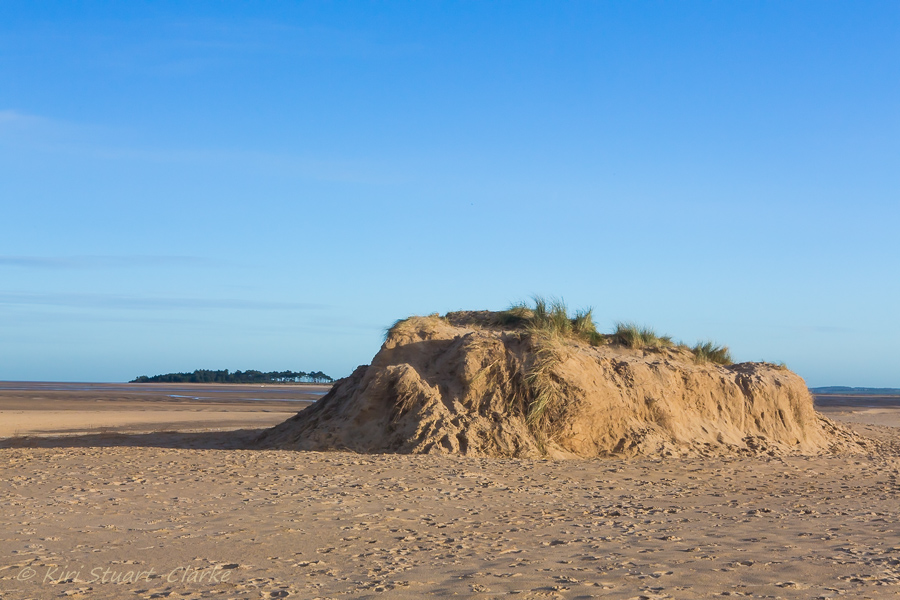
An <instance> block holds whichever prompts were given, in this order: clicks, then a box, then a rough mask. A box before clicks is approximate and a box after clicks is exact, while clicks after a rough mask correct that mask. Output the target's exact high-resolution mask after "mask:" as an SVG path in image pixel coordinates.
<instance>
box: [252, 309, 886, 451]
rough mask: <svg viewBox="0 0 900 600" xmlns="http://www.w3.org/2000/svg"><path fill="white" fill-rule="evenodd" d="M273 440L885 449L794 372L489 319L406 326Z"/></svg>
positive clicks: (289, 443) (312, 446)
mask: <svg viewBox="0 0 900 600" xmlns="http://www.w3.org/2000/svg"><path fill="white" fill-rule="evenodd" d="M539 405H540V406H545V408H543V410H540V411H535V410H534V407H535V406H539ZM259 443H260V445H261V446H262V447H267V448H293V449H301V450H351V451H355V452H370V453H381V452H397V453H421V454H464V455H470V456H498V457H541V456H550V457H554V458H565V457H594V456H634V455H644V456H671V455H680V456H697V455H716V454H734V453H754V454H755V453H766V454H770V455H788V454H805V455H816V454H822V453H834V452H837V453H854V452H860V451H867V450H870V449H871V442H869V441H868V440H866V439H864V438H862V437H860V436H857V435H855V434H853V433H851V432H849V431H847V430H845V429H843V428H841V427H839V426H837V425H835V424H834V423H832V422H831V421H830V420H828V419H826V418H825V417H823V416H822V415H820V414H818V413H817V412H816V411H815V409H814V407H813V400H812V397H811V395H810V393H809V391H808V389H807V387H806V384H805V383H804V381H803V380H802V379H801V378H800V377H799V376H798V375H796V374H795V373H793V372H791V371H789V370H787V369H786V368H784V367H779V366H776V365H772V364H768V363H741V364H736V365H729V366H722V365H718V364H714V363H711V362H705V363H698V362H697V361H696V360H695V357H694V355H693V354H692V353H691V352H690V351H689V350H687V349H685V348H679V347H670V348H656V349H633V348H627V347H624V346H622V345H617V344H602V345H591V344H589V343H587V342H585V341H580V340H578V339H574V338H567V339H561V338H558V337H557V338H550V337H547V336H541V335H540V334H538V333H535V332H533V331H529V330H527V329H522V328H521V327H519V328H516V327H510V326H503V325H500V320H499V318H498V313H490V312H487V311H483V312H459V313H450V314H448V315H446V316H445V317H437V316H430V317H412V318H410V319H407V320H406V321H403V322H400V323H398V324H397V325H396V326H395V327H393V328H392V329H391V331H390V332H389V335H388V337H387V340H386V341H385V343H384V345H383V346H382V348H381V350H380V351H379V352H378V354H377V355H376V356H375V358H374V359H373V361H372V364H371V365H368V366H363V367H359V368H358V369H357V370H356V371H355V372H354V373H353V374H352V375H351V376H350V377H348V378H346V379H343V380H340V381H338V382H337V383H336V384H335V385H334V387H333V388H332V390H331V392H330V393H329V394H328V395H327V396H325V397H324V398H323V399H322V400H320V401H319V402H318V403H316V404H315V405H313V406H311V407H310V408H308V409H306V410H304V411H302V412H300V413H298V414H297V415H296V416H295V417H293V418H291V419H289V420H288V421H286V422H285V423H282V424H281V425H278V426H276V427H275V428H273V429H270V430H268V431H266V432H265V433H264V434H263V435H262V436H260V439H259Z"/></svg>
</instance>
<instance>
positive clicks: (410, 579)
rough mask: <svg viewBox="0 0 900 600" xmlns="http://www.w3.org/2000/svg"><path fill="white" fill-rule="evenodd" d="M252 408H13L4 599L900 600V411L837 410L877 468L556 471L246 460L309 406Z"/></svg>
mask: <svg viewBox="0 0 900 600" xmlns="http://www.w3.org/2000/svg"><path fill="white" fill-rule="evenodd" d="M286 387H291V386H286ZM129 389H130V388H129ZM247 391H248V390H237V389H234V390H233V393H234V394H235V396H234V397H232V398H231V399H228V400H223V399H221V398H220V399H212V400H204V399H202V398H201V396H202V394H199V393H198V394H195V395H194V396H192V397H191V398H172V397H171V396H173V395H178V396H181V395H188V394H180V393H178V392H175V391H172V390H171V389H164V390H152V391H151V390H145V391H141V392H140V393H138V392H137V391H135V392H134V393H129V394H127V395H122V394H123V393H122V392H118V391H115V390H106V391H105V392H104V393H103V394H99V395H98V392H96V391H84V392H80V394H81V395H78V394H75V395H74V396H72V395H71V393H69V394H70V395H69V396H67V397H65V398H64V397H63V396H65V395H66V394H67V392H63V391H57V392H55V393H56V394H58V395H57V396H55V397H52V398H51V396H53V393H51V392H52V390H42V391H41V392H40V393H41V394H43V395H44V396H41V397H45V396H46V397H47V400H46V402H48V403H49V404H41V403H40V402H37V401H34V400H33V399H32V400H29V397H28V395H29V394H32V393H33V390H32V391H23V390H4V391H2V392H0V411H2V412H0V414H2V419H3V420H2V421H0V422H2V423H3V426H4V427H6V428H7V429H5V430H4V431H5V432H7V433H5V435H4V436H3V437H5V438H6V439H4V440H0V456H2V458H0V461H2V462H0V464H2V465H3V467H2V469H3V470H2V478H0V487H2V492H0V494H2V498H3V503H4V505H5V506H4V510H3V511H2V513H0V555H2V556H3V562H2V564H0V598H3V599H4V600H6V599H14V598H15V599H18V598H23V599H24V598H57V597H74V598H261V597H264V598H282V597H295V598H420V597H450V596H453V597H462V598H470V597H474V598H491V597H506V596H509V597H511V598H523V599H524V598H616V599H619V598H621V599H633V598H645V599H656V598H679V599H680V598H712V597H729V596H730V597H742V598H837V597H846V598H895V597H897V595H898V594H900V535H898V530H897V520H898V507H897V498H898V493H900V480H898V467H900V458H898V455H897V453H896V452H895V449H896V448H898V440H900V435H898V433H900V429H897V427H898V426H900V409H898V408H892V407H888V406H879V407H875V408H873V407H859V406H854V405H852V404H846V403H845V404H831V405H828V406H820V407H819V408H820V410H822V411H823V412H824V413H825V414H826V415H827V416H829V417H830V418H832V419H835V420H837V421H839V422H843V423H847V424H849V426H850V427H852V428H853V429H854V430H856V431H858V432H861V433H865V434H866V435H869V436H873V437H877V438H879V439H881V440H882V441H883V442H885V446H884V450H883V451H882V452H880V453H878V454H875V455H872V456H862V457H861V456H853V457H849V456H825V457H787V458H774V457H732V458H727V457H725V458H694V459H649V458H644V459H630V460H621V459H616V460H611V459H584V460H565V461H553V460H524V459H485V458H467V457H441V456H410V455H358V454H351V453H344V452H327V453H320V452H296V451H257V450H249V449H246V445H247V444H248V442H249V440H250V439H252V437H253V436H254V435H255V434H256V432H255V431H254V429H257V428H259V427H264V426H268V425H270V424H275V423H277V422H279V421H281V420H283V419H284V418H285V417H286V416H289V415H290V414H293V412H294V410H296V407H297V406H298V405H297V404H296V402H297V400H296V399H293V400H284V399H282V400H275V399H272V398H275V397H276V396H275V395H270V396H269V398H270V399H269V400H265V399H257V400H247V399H246V398H247V397H255V396H252V395H248V394H247ZM104 394H106V395H104ZM116 394H120V395H121V398H119V399H118V400H117V399H116ZM241 394H243V395H244V399H240V398H239V397H238V396H239V395H241ZM167 398H168V399H167ZM194 398H201V399H194ZM285 403H290V404H287V405H285ZM41 412H44V413H48V414H43V415H41V414H39V413H41ZM25 413H31V414H30V418H31V419H32V420H31V421H27V420H25V421H22V420H20V421H18V422H17V423H18V425H16V427H18V428H19V431H20V432H21V431H22V430H27V433H28V434H29V436H28V437H26V438H19V439H10V438H9V435H10V434H9V433H8V429H9V427H11V425H9V423H12V421H10V420H7V419H8V418H9V417H8V416H9V415H17V414H19V415H21V414H25ZM116 415H118V416H119V418H120V421H118V422H117V421H116ZM234 416H239V417H240V418H237V419H235V420H232V417H234ZM22 418H23V419H24V417H22ZM91 420H93V422H94V423H106V424H107V425H104V427H109V428H110V429H109V430H107V431H91V430H90V427H88V426H87V425H86V424H87V422H88V421H91ZM76 422H77V423H78V425H73V423H76ZM29 423H30V424H29ZM159 423H164V424H165V426H164V428H163V429H165V430H166V431H157V430H156V429H158V424H159ZM86 427H87V431H85V428H86ZM238 429H241V430H242V431H239V430H238ZM76 430H77V432H80V433H88V434H89V435H72V433H74V432H76ZM60 433H67V434H68V435H60Z"/></svg>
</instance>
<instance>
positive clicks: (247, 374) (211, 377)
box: [129, 369, 334, 383]
mask: <svg viewBox="0 0 900 600" xmlns="http://www.w3.org/2000/svg"><path fill="white" fill-rule="evenodd" d="M332 381H334V379H332V378H331V377H329V376H328V375H326V374H325V373H323V372H322V371H313V372H312V373H305V372H303V371H269V372H268V373H263V372H262V371H235V372H234V373H231V372H229V371H228V369H225V370H224V371H210V370H209V369H197V370H196V371H194V372H193V373H166V374H165V375H154V376H153V377H147V376H146V375H141V376H140V377H138V378H137V379H132V380H131V381H130V382H129V383H299V382H307V383H331V382H332Z"/></svg>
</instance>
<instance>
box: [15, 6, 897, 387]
mask: <svg viewBox="0 0 900 600" xmlns="http://www.w3.org/2000/svg"><path fill="white" fill-rule="evenodd" d="M898 160H900V5H898V4H897V3H893V2H867V3H852V2H830V3H814V2H798V3H760V2H731V3H691V2H682V3H661V2H659V3H658V2H628V3H625V2H621V3H594V4H588V3H567V4H562V3H528V2H515V3H478V4H476V3H471V4H468V3H441V4H437V3H380V4H357V3H347V4H340V3H303V4H302V5H296V6H293V5H288V4H278V5H265V6H256V5H253V4H250V5H247V4H234V3H202V4H191V5H182V4H181V3H153V4H146V5H145V4H130V3H129V4H123V5H116V6H113V5H102V7H101V6H100V5H96V6H95V5H72V4H52V3H50V4H47V3H41V4H33V3H25V2H5V3H3V4H2V5H0V207H2V215H3V216H2V219H0V379H3V380H50V381H54V380H55V381H124V380H128V379H131V378H133V377H136V376H138V375H154V374H157V373H164V372H171V371H191V370H193V369H197V368H208V369H223V368H228V369H231V370H236V369H242V370H244V369H260V370H263V371H269V370H287V369H290V370H322V371H324V372H325V373H327V374H329V375H331V376H333V377H342V376H345V375H347V374H349V373H350V372H351V371H352V369H353V368H354V367H355V366H356V365H359V364H364V363H368V362H369V360H370V359H371V357H372V356H373V355H374V353H375V352H376V351H377V350H378V348H379V346H380V344H381V342H382V339H383V331H384V328H385V327H387V326H389V325H390V324H391V323H392V322H393V321H394V320H396V319H398V318H402V317H405V316H408V315H411V314H429V313H433V312H439V313H444V312H447V311H450V310H458V309H493V310H500V309H503V308H505V307H507V306H508V305H509V304H510V303H511V302H515V301H520V300H527V299H528V298H529V297H530V296H531V295H533V294H542V295H547V296H560V297H562V298H564V299H565V300H566V302H567V303H568V304H569V306H570V307H571V308H573V309H574V308H581V307H585V306H592V307H593V308H594V315H595V320H596V321H597V323H598V325H599V326H600V328H601V329H602V330H606V331H608V330H610V329H611V328H612V327H613V323H614V322H615V321H617V320H628V321H636V322H638V323H642V324H648V325H651V326H652V327H654V328H655V329H656V330H657V331H658V332H660V333H667V334H670V335H672V336H673V337H675V338H676V339H680V340H683V341H685V342H688V343H693V342H695V341H697V340H706V339H713V340H716V341H718V342H720V343H724V344H727V345H729V346H730V347H731V349H732V352H733V354H734V357H735V359H736V360H738V361H746V360H769V361H784V362H785V363H787V365H788V366H789V367H790V368H792V369H793V370H795V371H797V372H798V373H799V374H800V375H802V376H803V377H804V378H806V380H807V383H808V384H809V385H811V386H825V385H850V386H870V387H900V374H898V373H900V369H898V367H900V359H898V353H897V350H896V347H895V344H894V343H893V341H894V340H895V339H898V338H900V323H898V318H897V310H896V304H897V298H898V295H900V294H898V291H900V283H898V277H897V273H898V271H900V269H898V266H900V265H898V262H900V239H898V236H897V226H898V223H900V169H898V164H900V163H898Z"/></svg>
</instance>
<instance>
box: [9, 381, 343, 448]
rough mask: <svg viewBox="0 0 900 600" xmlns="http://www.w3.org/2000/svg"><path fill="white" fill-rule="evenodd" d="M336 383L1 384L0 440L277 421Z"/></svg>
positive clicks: (259, 425)
mask: <svg viewBox="0 0 900 600" xmlns="http://www.w3.org/2000/svg"><path fill="white" fill-rule="evenodd" d="M329 387H330V386H316V385H265V386H263V385H242V384H236V385H235V384H228V385H210V384H182V383H178V384H103V383H32V382H0V438H6V437H10V436H26V435H62V434H83V433H117V432H128V433H134V432H148V431H160V430H173V431H208V430H225V429H241V428H264V427H271V426H272V425H275V424H277V423H280V422H282V421H284V420H285V419H287V418H289V417H290V416H291V415H293V414H295V413H296V412H297V411H299V410H301V409H302V408H304V407H305V406H308V404H309V403H310V402H314V401H315V400H317V399H318V398H320V397H321V396H322V395H323V394H324V393H325V392H326V391H327V390H328V389H329Z"/></svg>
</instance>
